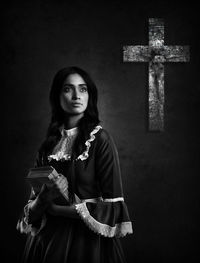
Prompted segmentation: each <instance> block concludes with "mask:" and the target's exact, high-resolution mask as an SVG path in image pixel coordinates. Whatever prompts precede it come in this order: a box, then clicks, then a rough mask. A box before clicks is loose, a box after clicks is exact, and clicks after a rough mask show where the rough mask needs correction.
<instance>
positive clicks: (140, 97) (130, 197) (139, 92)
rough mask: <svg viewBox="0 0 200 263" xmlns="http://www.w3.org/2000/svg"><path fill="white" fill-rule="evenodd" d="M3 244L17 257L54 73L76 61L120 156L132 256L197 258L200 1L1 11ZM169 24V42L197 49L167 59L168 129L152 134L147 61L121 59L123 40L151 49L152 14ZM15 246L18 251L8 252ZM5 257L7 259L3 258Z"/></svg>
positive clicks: (27, 4) (11, 5)
mask: <svg viewBox="0 0 200 263" xmlns="http://www.w3.org/2000/svg"><path fill="white" fill-rule="evenodd" d="M0 12H1V19H3V21H2V23H1V29H2V30H3V31H2V33H1V44H0V48H1V60H0V63H1V79H2V81H1V107H2V113H3V114H2V122H1V131H2V136H1V138H2V148H1V153H2V155H3V156H2V160H3V161H2V164H1V166H2V170H3V168H4V173H2V174H1V193H2V198H1V205H2V207H1V208H2V213H1V219H2V220H3V222H2V225H3V227H2V226H1V239H2V242H1V248H2V253H3V256H4V257H6V258H7V259H6V260H5V262H10V260H14V261H13V262H19V257H20V254H21V253H22V249H23V246H24V242H25V237H24V236H22V235H20V234H19V233H18V232H17V231H16V230H15V226H16V222H17V218H18V216H19V213H20V211H21V209H22V206H23V205H24V204H25V202H26V200H27V198H28V195H29V187H28V185H27V184H26V183H25V181H24V177H25V176H26V174H27V171H28V169H29V167H30V166H32V164H33V161H34V157H35V153H36V151H37V149H38V147H39V145H40V143H41V141H42V140H43V138H44V135H45V133H46V128H47V125H48V122H49V117H50V114H49V112H50V108H49V104H48V93H49V88H50V85H51V82H52V79H53V76H54V74H55V73H56V71H57V70H58V69H60V68H62V67H64V66H70V65H77V66H80V67H83V68H84V69H86V70H87V71H88V72H90V73H91V75H92V77H93V78H94V80H95V82H96V84H97V87H98V89H99V111H100V116H101V119H102V121H103V125H104V127H105V128H106V129H108V130H109V131H110V133H111V134H112V135H113V137H114V139H115V142H116V144H117V147H118V150H119V156H120V160H121V169H122V176H123V178H122V180H123V185H124V194H125V199H126V202H127V204H128V207H129V211H130V216H131V219H132V221H133V227H134V234H133V235H130V236H128V237H126V238H124V239H123V240H122V244H123V247H124V250H125V253H126V256H127V261H128V262H135V263H136V262H138V263H141V262H154V263H156V262H159V263H160V262H166V263H169V262H176V263H178V262H182V260H183V259H187V260H188V262H197V260H198V257H199V255H198V251H197V249H198V247H197V236H198V233H199V226H198V225H199V218H198V216H199V215H198V209H199V200H198V192H199V187H198V177H199V169H198V161H199V154H198V149H199V127H198V118H199V102H200V97H199V76H198V75H199V69H198V66H199V54H200V52H199V50H198V48H199V43H198V40H197V39H198V34H197V30H198V20H197V18H198V16H197V11H196V7H195V6H192V5H188V3H187V5H186V4H185V5H184V4H183V3H182V4H181V5H179V4H176V3H175V2H173V5H172V4H170V3H169V1H157V2H156V1H149V3H148V4H145V3H143V2H141V3H140V2H137V3H135V4H128V3H125V1H107V2H106V1H105V2H104V3H103V2H102V1H101V3H100V1H99V3H97V2H95V4H94V1H93V3H92V1H91V2H90V1H70V3H69V1H56V0H55V1H53V0H50V1H47V0H44V1H37V0H36V1H13V2H12V1H9V2H8V4H7V5H4V6H2V8H1V11H0ZM150 17H155V18H163V19H164V21H165V45H167V46H171V45H172V46H173V45H180V46H185V45H189V46H190V61H189V62H188V63H165V64H164V65H165V76H164V77H165V114H164V118H165V129H164V131H163V132H149V131H148V63H124V62H123V46H125V45H128V44H131V45H134V46H136V45H139V46H141V45H144V46H145V45H148V19H149V18H150ZM11 251H12V253H11ZM1 262H3V261H1Z"/></svg>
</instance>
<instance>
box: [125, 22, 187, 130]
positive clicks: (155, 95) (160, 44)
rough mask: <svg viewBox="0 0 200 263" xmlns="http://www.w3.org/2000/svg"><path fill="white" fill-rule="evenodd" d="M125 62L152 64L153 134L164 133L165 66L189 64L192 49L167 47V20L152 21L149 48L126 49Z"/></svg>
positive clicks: (131, 47)
mask: <svg viewBox="0 0 200 263" xmlns="http://www.w3.org/2000/svg"><path fill="white" fill-rule="evenodd" d="M123 61H124V62H148V63H149V113H148V114H149V130H150V131H163V130H164V62H187V61H189V46H165V45H164V20H163V19H161V18H150V19H149V46H124V47H123Z"/></svg>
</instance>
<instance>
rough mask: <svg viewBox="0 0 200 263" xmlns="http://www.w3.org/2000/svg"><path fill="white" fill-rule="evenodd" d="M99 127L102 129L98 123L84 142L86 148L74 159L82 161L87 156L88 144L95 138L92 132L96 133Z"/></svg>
mask: <svg viewBox="0 0 200 263" xmlns="http://www.w3.org/2000/svg"><path fill="white" fill-rule="evenodd" d="M100 129H102V127H101V126H100V125H97V126H96V127H95V128H94V130H93V131H92V132H91V133H90V138H89V139H88V140H87V141H86V142H85V146H86V150H85V151H84V152H83V153H82V154H81V155H79V156H78V157H77V158H76V160H79V159H80V160H81V161H84V160H86V159H87V158H88V157H89V153H88V152H89V149H90V146H91V142H92V141H94V140H95V138H96V137H95V136H94V134H96V133H97V132H98V131H99V130H100Z"/></svg>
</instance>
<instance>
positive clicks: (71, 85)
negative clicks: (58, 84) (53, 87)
mask: <svg viewBox="0 0 200 263" xmlns="http://www.w3.org/2000/svg"><path fill="white" fill-rule="evenodd" d="M63 86H64V87H65V86H70V87H74V86H75V85H73V84H70V83H65V84H64V85H63ZM78 86H87V84H84V83H83V84H78Z"/></svg>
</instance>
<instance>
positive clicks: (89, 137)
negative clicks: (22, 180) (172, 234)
mask: <svg viewBox="0 0 200 263" xmlns="http://www.w3.org/2000/svg"><path fill="white" fill-rule="evenodd" d="M50 103H51V108H52V118H51V122H50V125H49V128H48V131H47V136H46V139H45V141H44V142H43V143H42V145H41V147H40V149H39V151H38V154H37V158H36V166H37V167H40V166H52V167H54V168H55V169H56V170H57V172H58V173H59V175H60V176H59V177H58V178H57V179H55V180H54V183H53V186H52V187H48V188H47V187H46V186H45V185H43V187H42V189H41V191H40V193H39V194H35V193H34V191H33V189H32V191H31V195H30V198H29V200H28V202H27V204H26V206H25V207H24V213H23V216H22V217H21V218H20V219H19V221H18V224H17V228H18V229H19V230H20V231H21V232H22V233H26V234H27V242H26V246H25V250H24V253H23V262H26V263H36V262H37V263H58V262H59V263H72V262H73V263H84V262H87V263H121V262H125V258H124V255H123V251H122V248H121V246H120V240H119V237H123V236H125V235H126V234H130V233H132V224H131V222H130V219H129V215H128V210H127V207H126V204H125V202H124V198H123V191H122V182H121V175H120V166H119V159H118V153H117V149H116V146H115V144H114V142H113V139H112V137H111V136H110V135H109V133H108V132H107V131H106V130H105V129H103V128H102V127H101V126H100V121H99V116H98V109H97V89H96V86H95V84H94V82H93V81H92V79H91V78H90V76H89V75H88V74H87V73H86V72H85V71H84V70H82V69H80V68H78V67H69V68H64V69H61V70H60V71H58V73H57V74H56V75H55V77H54V80H53V84H52V87H51V91H50ZM66 189H68V190H69V197H70V202H66V203H65V202H63V199H62V193H63V192H64V191H65V190H66Z"/></svg>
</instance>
